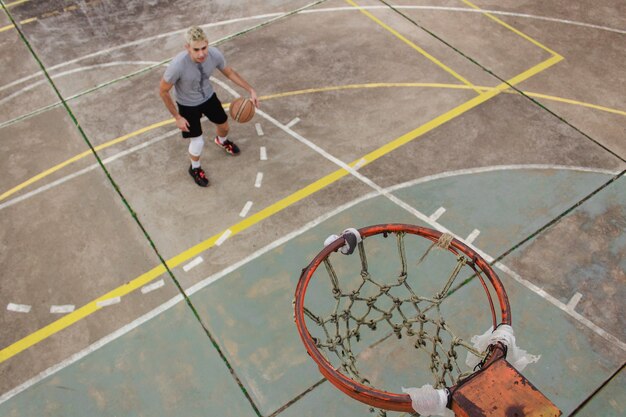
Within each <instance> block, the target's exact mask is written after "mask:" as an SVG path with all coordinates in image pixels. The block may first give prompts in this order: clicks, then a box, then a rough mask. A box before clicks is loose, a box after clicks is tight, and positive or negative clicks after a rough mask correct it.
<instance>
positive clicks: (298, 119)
mask: <svg viewBox="0 0 626 417" xmlns="http://www.w3.org/2000/svg"><path fill="white" fill-rule="evenodd" d="M299 121H300V118H299V117H296V118H295V119H293V120H292V121H290V122H289V123H287V124H286V125H285V126H287V127H292V126H295V124H296V123H298V122H299Z"/></svg>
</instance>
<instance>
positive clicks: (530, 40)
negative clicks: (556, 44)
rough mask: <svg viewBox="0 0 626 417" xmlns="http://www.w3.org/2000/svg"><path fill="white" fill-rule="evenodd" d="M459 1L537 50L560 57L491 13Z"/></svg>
mask: <svg viewBox="0 0 626 417" xmlns="http://www.w3.org/2000/svg"><path fill="white" fill-rule="evenodd" d="M461 1H462V2H463V3H465V4H467V5H468V6H470V7H471V8H473V9H476V10H479V11H481V12H482V14H484V15H485V16H487V17H489V18H490V19H492V20H493V21H495V22H497V23H499V24H500V25H502V26H504V27H505V28H507V29H509V30H510V31H512V32H513V33H515V34H516V35H518V36H521V37H522V38H524V39H526V40H527V41H529V42H531V43H532V44H533V45H535V46H538V47H539V48H541V49H543V50H544V51H547V52H549V53H551V54H552V55H557V56H560V55H559V54H558V53H556V52H554V51H553V50H552V49H550V48H548V47H547V46H545V45H543V44H541V43H539V42H537V41H536V40H534V39H533V38H531V37H530V36H528V35H526V34H525V33H522V32H520V31H519V30H517V29H515V28H514V27H513V26H511V25H509V24H508V23H506V22H504V21H502V20H500V19H499V18H497V17H496V16H494V15H492V14H491V13H488V12H485V11H483V10H482V9H481V8H480V7H478V6H476V5H475V4H473V3H471V2H469V1H468V0H461Z"/></svg>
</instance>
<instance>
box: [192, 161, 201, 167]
mask: <svg viewBox="0 0 626 417" xmlns="http://www.w3.org/2000/svg"><path fill="white" fill-rule="evenodd" d="M191 168H192V169H196V168H200V161H194V160H191Z"/></svg>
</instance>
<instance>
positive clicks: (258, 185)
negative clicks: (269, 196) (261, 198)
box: [254, 172, 263, 188]
mask: <svg viewBox="0 0 626 417" xmlns="http://www.w3.org/2000/svg"><path fill="white" fill-rule="evenodd" d="M262 182H263V173H262V172H257V174H256V180H254V186H255V187H256V188H261V183H262Z"/></svg>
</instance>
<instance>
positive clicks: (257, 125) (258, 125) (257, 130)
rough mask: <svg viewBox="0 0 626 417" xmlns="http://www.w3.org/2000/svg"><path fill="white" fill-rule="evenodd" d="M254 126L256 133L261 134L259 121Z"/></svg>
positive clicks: (261, 129)
mask: <svg viewBox="0 0 626 417" xmlns="http://www.w3.org/2000/svg"><path fill="white" fill-rule="evenodd" d="M254 127H255V128H256V134H257V135H259V136H263V128H261V123H255V124H254Z"/></svg>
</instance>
